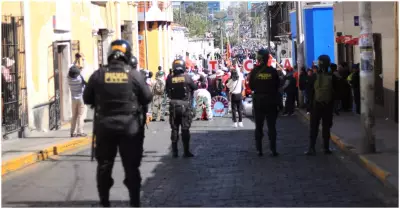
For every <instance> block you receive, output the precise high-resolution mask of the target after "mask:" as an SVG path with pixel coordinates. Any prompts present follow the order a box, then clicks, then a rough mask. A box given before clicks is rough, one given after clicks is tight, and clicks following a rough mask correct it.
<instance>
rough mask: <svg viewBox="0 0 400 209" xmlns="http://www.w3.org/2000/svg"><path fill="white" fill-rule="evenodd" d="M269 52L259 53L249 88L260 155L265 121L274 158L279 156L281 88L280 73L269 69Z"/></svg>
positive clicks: (262, 50) (251, 74)
mask: <svg viewBox="0 0 400 209" xmlns="http://www.w3.org/2000/svg"><path fill="white" fill-rule="evenodd" d="M268 59H269V52H268V50H266V49H261V50H259V51H258V53H257V60H258V62H259V65H258V66H256V67H255V68H254V69H253V70H252V72H251V73H250V79H249V86H250V89H251V90H252V91H253V92H254V94H253V108H254V117H255V123H256V130H255V139H256V147H257V151H258V155H259V156H262V155H263V149H262V138H263V136H264V133H263V127H264V121H265V119H266V120H267V126H268V137H269V140H270V149H271V151H272V156H278V153H277V152H276V119H277V117H278V112H279V111H278V108H279V98H280V97H279V86H280V79H279V75H278V72H277V70H276V69H275V68H273V67H268V66H267V63H268Z"/></svg>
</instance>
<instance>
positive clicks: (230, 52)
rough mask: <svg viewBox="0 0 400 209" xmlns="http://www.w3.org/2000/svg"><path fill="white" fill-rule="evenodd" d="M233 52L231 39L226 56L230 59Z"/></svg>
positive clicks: (227, 44)
mask: <svg viewBox="0 0 400 209" xmlns="http://www.w3.org/2000/svg"><path fill="white" fill-rule="evenodd" d="M231 54H232V50H231V45H230V44H229V40H228V42H227V43H226V58H227V59H230V58H231Z"/></svg>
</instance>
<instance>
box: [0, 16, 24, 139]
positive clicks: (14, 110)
mask: <svg viewBox="0 0 400 209" xmlns="http://www.w3.org/2000/svg"><path fill="white" fill-rule="evenodd" d="M1 20H2V21H1V54H2V57H1V80H2V86H1V96H2V131H3V135H7V134H9V133H12V132H16V131H20V132H21V131H23V129H24V127H26V126H27V125H28V115H27V113H28V107H27V92H26V82H25V50H24V44H23V40H24V31H23V17H14V16H2V19H1ZM20 137H21V135H20Z"/></svg>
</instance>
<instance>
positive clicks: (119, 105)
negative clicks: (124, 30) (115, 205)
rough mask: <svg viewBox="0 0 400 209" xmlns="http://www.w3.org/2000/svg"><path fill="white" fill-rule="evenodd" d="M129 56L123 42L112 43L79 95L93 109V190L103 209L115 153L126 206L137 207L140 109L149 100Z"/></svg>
mask: <svg viewBox="0 0 400 209" xmlns="http://www.w3.org/2000/svg"><path fill="white" fill-rule="evenodd" d="M131 57H132V53H131V47H130V45H129V43H128V42H127V41H124V40H115V41H113V42H112V43H111V47H110V52H109V54H108V65H107V66H105V67H102V68H100V69H99V70H97V71H95V72H94V73H93V75H92V76H91V77H90V79H89V82H88V85H87V86H86V88H85V91H84V94H83V99H84V102H85V104H88V105H94V106H95V108H96V114H97V115H96V121H95V124H94V125H95V126H96V160H97V189H98V192H99V197H100V204H101V205H102V206H103V207H110V201H109V195H110V189H111V187H112V186H113V184H114V180H113V179H112V176H111V174H112V168H113V166H114V160H115V157H116V155H117V150H119V153H120V156H121V159H122V165H123V167H124V170H125V180H124V184H125V185H126V187H127V188H128V191H129V197H130V206H131V207H139V206H140V182H141V177H140V171H139V166H140V162H141V160H142V154H143V136H142V135H143V134H142V133H141V125H142V122H141V121H140V115H141V114H142V113H141V108H140V107H141V106H145V105H147V104H148V103H149V102H150V101H151V99H152V94H151V91H150V89H149V88H148V86H147V85H146V83H145V82H144V80H143V79H142V75H141V74H140V73H139V72H138V71H137V70H135V69H132V66H130V63H131Z"/></svg>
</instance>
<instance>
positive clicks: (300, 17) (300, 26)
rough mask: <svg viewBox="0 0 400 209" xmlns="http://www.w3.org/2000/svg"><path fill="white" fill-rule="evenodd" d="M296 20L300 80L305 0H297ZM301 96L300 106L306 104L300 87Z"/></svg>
mask: <svg viewBox="0 0 400 209" xmlns="http://www.w3.org/2000/svg"><path fill="white" fill-rule="evenodd" d="M296 16H297V18H296V22H297V24H296V25H297V34H296V41H297V46H296V47H297V57H296V58H297V76H298V78H297V79H298V80H299V82H300V69H301V68H302V67H303V66H304V49H303V47H304V35H303V2H301V1H298V2H296ZM298 96H299V103H300V104H299V105H300V107H301V106H303V105H304V98H303V94H302V92H301V90H300V88H299V90H298Z"/></svg>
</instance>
